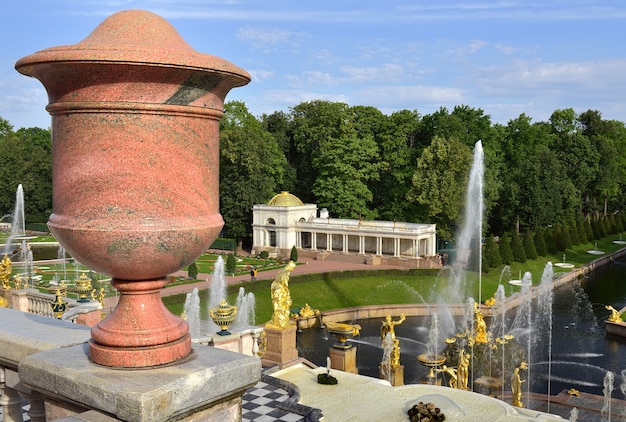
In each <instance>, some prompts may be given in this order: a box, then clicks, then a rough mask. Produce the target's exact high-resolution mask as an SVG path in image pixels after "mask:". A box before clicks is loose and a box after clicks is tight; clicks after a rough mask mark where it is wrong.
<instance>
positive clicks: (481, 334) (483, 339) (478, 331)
mask: <svg viewBox="0 0 626 422" xmlns="http://www.w3.org/2000/svg"><path fill="white" fill-rule="evenodd" d="M474 318H475V320H474V324H475V325H474V342H475V343H487V341H488V339H487V323H486V322H485V318H483V313H482V312H481V311H480V308H479V306H478V302H474Z"/></svg>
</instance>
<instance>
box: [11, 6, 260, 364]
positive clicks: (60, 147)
mask: <svg viewBox="0 0 626 422" xmlns="http://www.w3.org/2000/svg"><path fill="white" fill-rule="evenodd" d="M16 68H17V70H18V71H19V72H21V73H23V74H26V75H28V76H34V77H36V78H37V79H39V80H40V81H41V82H42V84H43V85H44V86H45V88H46V91H47V93H48V99H49V105H48V106H47V110H48V111H49V113H50V114H51V116H52V158H53V213H52V215H51V216H50V219H49V222H48V226H49V228H50V230H51V232H52V233H53V235H54V236H55V238H56V239H57V240H58V241H59V243H60V244H61V245H62V246H63V247H64V248H65V249H66V250H67V251H68V252H69V253H70V254H71V255H72V256H73V257H74V258H75V259H76V260H78V261H79V262H81V263H82V264H84V265H86V266H87V267H89V268H90V269H92V270H94V271H98V272H101V273H104V274H108V275H110V276H112V277H113V279H114V283H113V284H114V285H116V286H123V288H122V290H121V291H120V292H121V293H122V294H123V295H124V294H126V295H127V296H128V297H126V298H124V299H123V300H122V299H120V304H121V303H124V306H123V307H124V310H120V306H119V305H118V307H117V308H116V310H115V311H114V314H115V313H117V312H124V313H126V314H117V315H113V314H112V315H111V316H110V317H109V318H107V319H106V320H104V321H102V322H101V323H99V324H98V325H97V326H96V327H94V329H93V330H92V337H93V338H92V342H91V344H92V345H95V346H93V347H94V348H95V347H99V346H102V347H104V348H105V349H106V348H122V350H119V349H116V350H115V351H113V350H111V351H110V353H108V352H107V351H100V352H97V353H93V355H95V356H101V357H97V358H96V360H97V362H96V363H102V364H105V365H111V366H131V367H132V366H148V365H159V364H163V363H168V361H172V360H176V359H179V358H181V357H184V356H185V355H186V354H188V353H189V352H190V350H191V346H190V340H189V341H188V337H189V336H188V329H187V327H186V323H185V322H184V321H182V320H181V321H180V322H179V321H178V319H177V317H173V318H172V317H170V316H168V315H167V312H168V311H167V310H166V309H164V306H163V305H162V303H161V304H160V305H159V304H157V303H156V302H157V300H156V299H155V298H158V302H160V295H159V288H160V287H162V286H163V285H164V282H162V281H161V280H162V279H164V278H165V276H167V275H169V274H171V273H174V272H176V271H178V270H180V269H181V268H183V267H185V266H187V265H189V264H191V263H192V262H193V261H194V260H195V259H196V258H197V257H198V256H200V255H201V254H202V253H203V252H204V251H205V250H206V249H207V248H208V247H209V246H210V244H211V243H212V242H213V240H214V239H215V238H216V236H217V234H218V233H219V231H220V230H221V228H222V225H223V220H222V217H221V215H220V213H219V120H220V118H221V117H222V115H223V104H224V99H225V96H226V94H227V93H228V91H229V90H230V89H232V88H233V87H236V86H241V85H245V84H246V83H248V82H249V80H250V78H249V75H248V74H247V73H246V72H245V71H244V70H242V69H240V68H238V67H236V66H234V65H232V64H230V63H229V62H227V61H225V60H222V59H220V58H217V57H214V56H210V55H206V54H202V53H198V52H196V51H195V50H193V49H192V48H191V47H189V45H187V44H186V43H185V41H184V40H183V39H182V38H181V37H180V35H179V34H178V33H177V32H176V30H175V29H174V28H173V27H172V26H171V25H170V24H169V23H167V21H165V20H164V19H162V18H160V17H159V16H157V15H155V14H153V13H150V12H145V11H137V10H132V11H124V12H118V13H116V14H114V15H112V16H111V17H109V18H107V19H106V20H105V21H104V22H103V23H102V24H100V25H99V26H98V27H97V28H96V29H95V30H94V31H93V32H92V34H91V35H89V36H88V37H87V38H85V40H83V41H81V42H80V43H77V44H75V45H69V46H62V47H53V48H49V49H46V50H42V51H39V52H37V53H35V54H33V55H31V56H27V57H24V58H22V59H20V60H19V61H18V62H17V64H16ZM131 283H143V285H144V286H145V288H144V287H142V284H137V285H133V284H131ZM155 286H160V287H159V288H155ZM146 306H150V307H154V309H153V312H155V313H156V314H155V315H159V316H158V317H156V318H154V321H162V322H163V324H164V326H163V327H159V326H158V325H157V326H155V323H154V321H148V320H149V319H150V312H146V310H145V309H142V310H141V311H138V310H135V311H134V310H133V308H135V307H143V308H145V307H146ZM162 308H163V309H162ZM134 313H135V314H136V315H134ZM129 321H132V324H130V325H134V326H135V327H134V328H133V330H134V332H129V331H128V330H129V327H126V328H125V327H118V326H117V325H123V324H128V322H129ZM157 332H161V333H160V334H158V335H157V334H156V333H157ZM123 337H125V338H123ZM181 341H182V343H185V344H187V343H188V344H189V345H188V346H187V345H183V346H181V345H180V343H181ZM174 343H175V344H176V345H175V346H173V345H174ZM98 345H99V346H98ZM168 345H169V346H171V347H173V348H174V349H176V350H177V352H176V353H174V354H175V355H176V356H169V357H163V358H162V359H163V360H164V361H161V360H162V359H161V358H158V357H157V358H148V359H147V360H145V361H143V360H142V359H141V358H139V357H138V356H137V353H135V354H134V355H133V357H132V358H129V359H128V361H127V362H126V361H125V359H124V352H125V350H123V349H124V348H128V349H136V348H147V349H150V351H149V353H147V354H149V355H155V352H154V350H155V349H156V350H157V351H158V349H159V348H167V347H169V346H168ZM94 350H95V349H94ZM114 352H115V353H114ZM129 352H130V350H129ZM133 353H134V352H133ZM107 354H111V355H116V356H117V357H116V358H115V361H114V362H113V361H111V362H109V361H107V357H106V356H107ZM156 354H158V352H157V353H156ZM120 356H121V358H120ZM92 360H93V356H92Z"/></svg>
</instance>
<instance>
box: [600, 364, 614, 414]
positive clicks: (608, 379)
mask: <svg viewBox="0 0 626 422" xmlns="http://www.w3.org/2000/svg"><path fill="white" fill-rule="evenodd" d="M614 377H615V375H614V374H613V372H611V371H608V372H607V373H606V375H605V376H604V382H603V385H604V389H603V390H602V392H603V393H604V405H603V406H602V410H601V414H602V419H603V420H605V421H608V422H611V395H612V394H613V379H614Z"/></svg>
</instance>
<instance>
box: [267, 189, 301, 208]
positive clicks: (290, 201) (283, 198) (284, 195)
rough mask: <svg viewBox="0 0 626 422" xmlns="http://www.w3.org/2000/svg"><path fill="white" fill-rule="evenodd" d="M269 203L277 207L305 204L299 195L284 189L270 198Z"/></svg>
mask: <svg viewBox="0 0 626 422" xmlns="http://www.w3.org/2000/svg"><path fill="white" fill-rule="evenodd" d="M267 205H272V206H276V207H297V206H302V205H304V204H303V203H302V201H301V200H300V198H298V197H297V196H295V195H293V194H291V193H289V192H287V191H282V192H281V193H279V194H278V195H275V196H274V197H273V198H272V199H270V201H269V202H268V203H267Z"/></svg>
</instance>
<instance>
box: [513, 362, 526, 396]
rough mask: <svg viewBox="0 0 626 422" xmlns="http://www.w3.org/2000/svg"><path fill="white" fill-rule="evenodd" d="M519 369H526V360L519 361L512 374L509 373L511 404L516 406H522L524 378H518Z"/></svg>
mask: <svg viewBox="0 0 626 422" xmlns="http://www.w3.org/2000/svg"><path fill="white" fill-rule="evenodd" d="M520 369H528V365H527V364H526V362H522V363H520V365H519V366H518V367H517V368H515V369H514V370H513V374H512V375H511V393H512V398H511V404H512V405H513V406H517V407H524V403H522V383H523V382H526V380H522V379H521V378H520V375H519V371H520Z"/></svg>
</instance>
